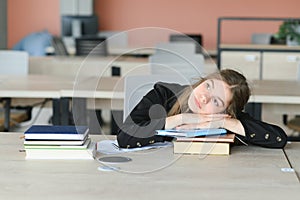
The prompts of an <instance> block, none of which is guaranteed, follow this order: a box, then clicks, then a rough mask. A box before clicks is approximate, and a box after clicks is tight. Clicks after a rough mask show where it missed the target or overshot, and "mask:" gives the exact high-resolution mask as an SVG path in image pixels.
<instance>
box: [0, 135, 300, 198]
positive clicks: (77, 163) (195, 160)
mask: <svg viewBox="0 0 300 200" xmlns="http://www.w3.org/2000/svg"><path fill="white" fill-rule="evenodd" d="M20 136H22V135H21V134H20V133H0V176H1V180H0V188H1V189H0V197H1V199H22V200H35V199H39V200H40V199H64V200H65V199H73V200H77V199H80V200H82V199H89V200H92V199H97V200H99V199H110V200H114V199H118V200H119V199H123V200H132V199H141V200H143V199H225V200H227V199H228V200H235V199H238V200H240V199H246V200H247V199H249V200H253V199H286V198H288V199H296V198H297V197H299V195H300V184H299V180H298V178H297V175H296V173H295V172H283V170H282V169H288V168H290V165H289V162H288V160H287V159H286V157H285V154H284V152H283V151H282V150H281V149H266V148H261V147H253V146H237V147H233V148H232V151H231V155H229V156H204V157H199V156H196V155H185V156H181V155H174V154H173V152H172V147H167V148H163V149H158V150H148V151H144V152H138V153H137V152H132V153H126V154H121V155H117V156H126V157H130V158H131V159H132V161H131V162H128V163H122V164H110V166H111V165H113V166H114V167H120V171H99V170H98V167H99V166H103V164H101V163H99V161H97V160H94V161H91V160H88V161H86V160H73V161H70V160H25V152H20V151H19V150H22V149H23V140H22V139H20ZM91 138H92V140H94V141H100V140H102V139H107V138H106V137H104V136H96V135H91ZM110 139H113V138H111V137H110ZM103 156H107V155H103V154H99V153H98V155H97V158H98V157H103ZM107 165H109V164H107Z"/></svg>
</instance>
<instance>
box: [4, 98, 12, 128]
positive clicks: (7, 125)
mask: <svg viewBox="0 0 300 200" xmlns="http://www.w3.org/2000/svg"><path fill="white" fill-rule="evenodd" d="M2 101H3V102H4V131H5V132H8V131H9V129H10V106H11V98H2Z"/></svg>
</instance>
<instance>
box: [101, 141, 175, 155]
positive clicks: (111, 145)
mask: <svg viewBox="0 0 300 200" xmlns="http://www.w3.org/2000/svg"><path fill="white" fill-rule="evenodd" d="M172 145H173V144H172V142H158V143H154V144H150V145H148V146H144V147H139V148H130V149H125V148H118V142H117V140H102V141H99V142H97V151H98V152H100V153H103V154H118V153H126V152H133V151H142V150H147V149H158V148H165V147H170V146H172Z"/></svg>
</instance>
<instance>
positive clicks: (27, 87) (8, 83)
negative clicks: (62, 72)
mask: <svg viewBox="0 0 300 200" xmlns="http://www.w3.org/2000/svg"><path fill="white" fill-rule="evenodd" d="M73 84H74V82H73V79H72V78H68V77H57V76H48V75H28V76H13V75H12V76H0V97H12V98H60V90H61V89H62V88H69V89H71V88H73Z"/></svg>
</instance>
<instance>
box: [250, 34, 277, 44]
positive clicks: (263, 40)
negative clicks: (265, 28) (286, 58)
mask: <svg viewBox="0 0 300 200" xmlns="http://www.w3.org/2000/svg"><path fill="white" fill-rule="evenodd" d="M271 37H272V34H271V33H253V34H252V36H251V44H271Z"/></svg>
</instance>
